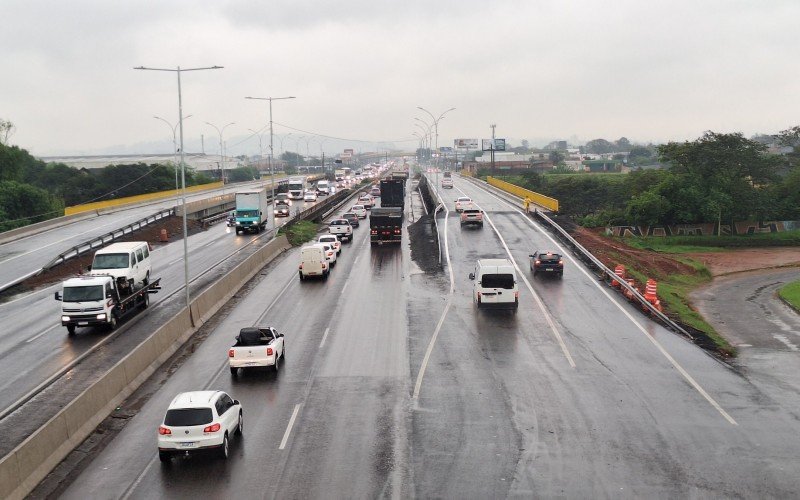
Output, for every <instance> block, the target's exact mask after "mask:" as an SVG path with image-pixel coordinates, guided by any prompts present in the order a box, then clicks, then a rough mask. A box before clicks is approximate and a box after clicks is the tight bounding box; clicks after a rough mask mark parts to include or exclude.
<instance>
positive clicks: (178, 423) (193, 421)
mask: <svg viewBox="0 0 800 500" xmlns="http://www.w3.org/2000/svg"><path fill="white" fill-rule="evenodd" d="M213 419H214V416H213V415H212V413H211V408H176V409H173V410H167V416H166V417H164V425H168V426H170V427H188V426H191V425H205V424H209V423H211V421H212V420H213Z"/></svg>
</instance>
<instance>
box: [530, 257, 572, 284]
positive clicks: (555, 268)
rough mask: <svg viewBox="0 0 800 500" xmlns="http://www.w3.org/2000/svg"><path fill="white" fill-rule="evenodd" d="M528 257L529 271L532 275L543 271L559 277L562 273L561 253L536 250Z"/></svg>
mask: <svg viewBox="0 0 800 500" xmlns="http://www.w3.org/2000/svg"><path fill="white" fill-rule="evenodd" d="M528 257H530V259H531V271H532V272H533V275H534V276H536V275H537V274H538V273H544V274H552V275H553V276H558V277H559V278H561V277H562V276H563V275H564V259H563V258H562V257H561V254H558V253H555V252H540V251H536V252H534V253H533V254H531V255H529V256H528Z"/></svg>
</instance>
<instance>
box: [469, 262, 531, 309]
mask: <svg viewBox="0 0 800 500" xmlns="http://www.w3.org/2000/svg"><path fill="white" fill-rule="evenodd" d="M469 279H471V280H473V281H475V287H474V289H473V292H472V299H473V301H474V302H475V304H476V305H477V306H478V309H481V308H487V309H488V308H496V309H513V310H515V311H516V310H517V308H518V307H519V289H518V288H517V273H516V271H515V269H514V264H513V263H512V262H511V261H510V260H508V259H480V260H479V261H478V262H477V264H475V272H474V273H470V274H469Z"/></svg>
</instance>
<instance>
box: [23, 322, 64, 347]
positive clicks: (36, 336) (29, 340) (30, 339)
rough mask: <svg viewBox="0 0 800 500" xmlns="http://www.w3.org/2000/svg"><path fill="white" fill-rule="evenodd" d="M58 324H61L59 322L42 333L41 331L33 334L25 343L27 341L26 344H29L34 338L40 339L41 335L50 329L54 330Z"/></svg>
mask: <svg viewBox="0 0 800 500" xmlns="http://www.w3.org/2000/svg"><path fill="white" fill-rule="evenodd" d="M57 326H61V325H59V324H58V323H56V324H55V325H53V326H51V327H50V328H48V329H47V330H45V331H43V332H42V333H39V334H37V335H35V336H33V337H31V338H29V339H28V340H26V341H25V343H26V344H29V343H31V342H33V341H34V340H36V339H38V338H39V337H41V336H42V335H44V334H45V333H47V332H49V331H50V330H52V329H53V328H55V327H57Z"/></svg>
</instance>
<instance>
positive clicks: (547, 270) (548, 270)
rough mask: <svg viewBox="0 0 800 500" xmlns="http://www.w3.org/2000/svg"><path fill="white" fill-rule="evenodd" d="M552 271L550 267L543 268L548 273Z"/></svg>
mask: <svg viewBox="0 0 800 500" xmlns="http://www.w3.org/2000/svg"><path fill="white" fill-rule="evenodd" d="M552 271H553V270H552V269H545V272H548V273H549V272H552Z"/></svg>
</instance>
